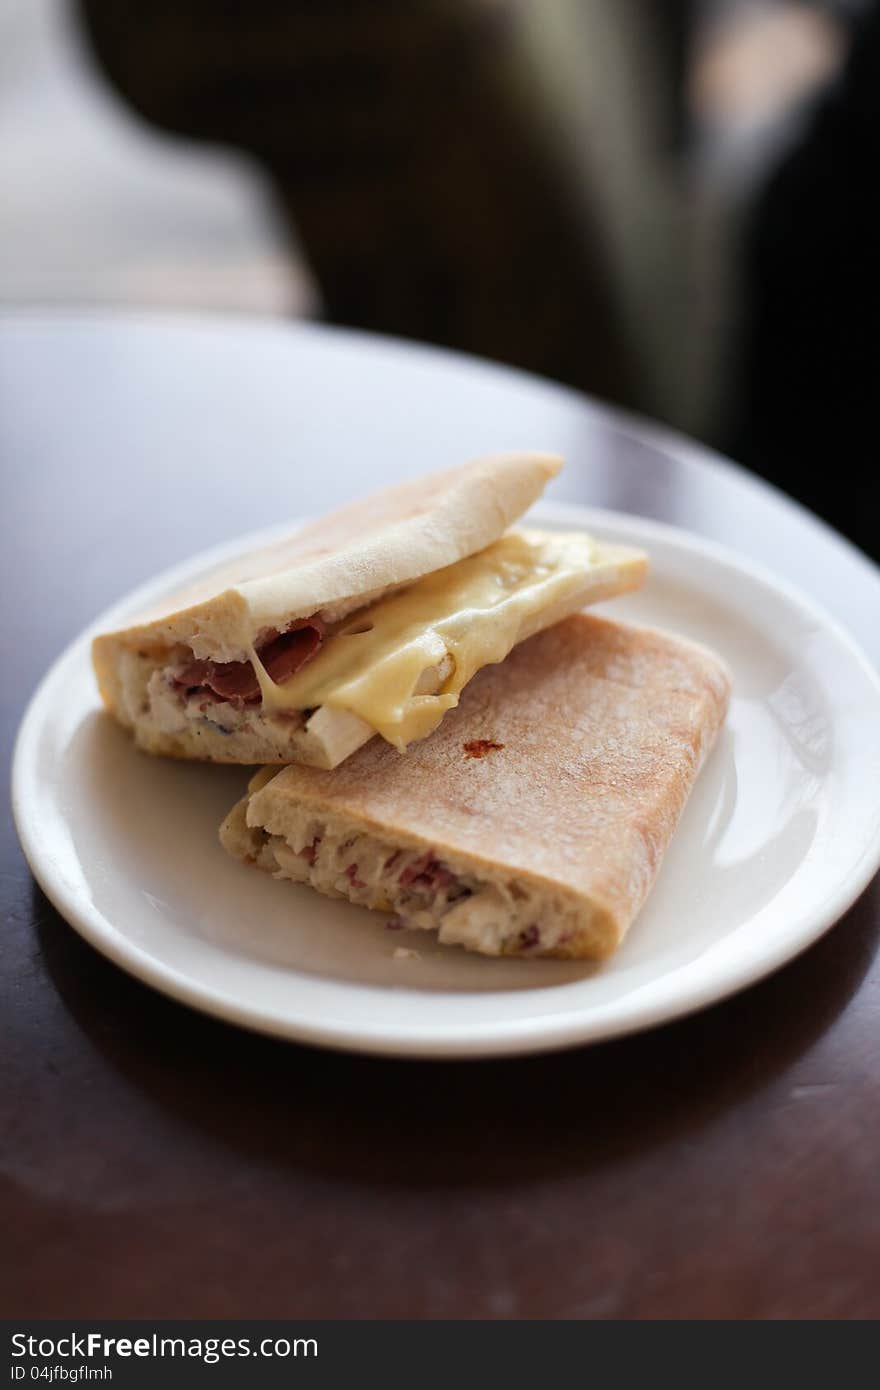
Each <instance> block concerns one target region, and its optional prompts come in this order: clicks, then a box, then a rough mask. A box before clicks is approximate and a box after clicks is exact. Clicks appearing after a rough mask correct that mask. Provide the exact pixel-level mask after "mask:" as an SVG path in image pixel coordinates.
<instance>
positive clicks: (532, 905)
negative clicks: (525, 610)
mask: <svg viewBox="0 0 880 1390" xmlns="http://www.w3.org/2000/svg"><path fill="white" fill-rule="evenodd" d="M729 690H730V682H729V678H728V675H727V672H726V670H725V668H724V667H723V666H722V664H721V663H720V661H719V660H718V659H717V658H716V657H715V656H713V655H712V654H711V653H710V652H708V651H706V650H705V649H703V648H702V647H698V646H695V645H693V644H692V643H689V642H685V641H682V640H679V639H677V638H674V637H670V636H667V635H665V634H663V633H660V632H656V631H650V630H640V629H636V628H631V627H626V626H622V625H620V624H616V623H610V622H607V621H604V620H602V619H599V618H596V617H592V616H589V615H587V614H577V615H575V616H572V617H569V618H567V619H565V620H564V621H562V622H559V623H557V624H556V625H555V626H552V627H549V628H547V629H546V630H544V631H542V632H540V633H539V634H537V635H535V636H532V637H531V638H529V639H528V640H527V641H524V642H522V643H521V644H520V645H518V646H517V647H516V648H515V650H514V651H512V652H511V654H510V655H509V656H508V657H507V660H506V661H505V662H504V664H503V665H488V666H486V667H484V668H483V669H482V670H481V671H480V672H479V673H478V674H477V675H475V677H474V678H473V680H471V681H470V683H469V684H468V686H467V688H466V689H465V690H464V691H463V692H462V695H461V700H460V703H459V705H458V707H457V708H456V709H454V710H452V711H451V712H450V713H449V714H447V716H446V718H445V719H444V720H443V722H442V723H441V724H440V726H439V728H438V729H437V730H436V732H435V733H434V734H433V735H432V737H431V738H429V739H425V740H424V741H422V742H419V743H416V744H414V746H413V747H412V748H411V749H410V751H409V753H408V754H407V756H406V757H401V756H400V754H399V753H398V752H397V750H396V749H394V748H392V747H391V746H389V744H388V743H387V742H382V741H380V740H375V741H374V742H372V743H370V744H368V745H367V746H366V747H363V748H361V749H359V751H358V752H356V753H355V754H354V755H353V756H352V757H350V758H349V759H348V760H347V761H346V762H345V763H344V764H343V765H342V766H341V767H338V768H336V770H335V771H322V770H320V769H317V768H311V767H302V766H299V767H296V766H291V767H286V768H284V769H283V770H282V771H276V770H274V769H272V768H264V769H262V770H261V771H260V772H258V773H257V775H256V776H255V778H254V779H253V780H252V782H251V784H250V788H249V790H248V794H247V796H246V797H245V798H244V799H243V800H242V801H240V802H239V803H238V805H236V806H235V807H234V808H233V810H232V811H231V812H230V814H229V816H228V817H227V819H226V821H225V822H224V824H223V826H222V827H221V831H220V838H221V841H222V843H223V845H224V846H225V848H226V849H227V850H228V851H229V853H230V854H232V855H233V856H235V857H237V858H238V859H241V860H243V861H244V862H245V863H246V864H250V865H254V866H256V867H258V868H260V869H263V870H265V871H267V872H269V873H271V874H273V875H274V876H275V877H276V878H279V879H289V880H291V881H292V882H293V883H295V884H305V885H309V886H310V887H311V888H313V889H317V891H318V892H320V893H323V894H326V895H327V896H329V897H337V898H347V899H348V900H349V901H351V902H353V903H359V904H362V905H363V906H364V907H367V908H372V909H374V910H376V911H379V912H385V913H389V914H391V916H392V924H394V925H399V926H404V927H410V928H420V929H424V930H431V931H435V932H437V933H438V935H439V940H440V941H441V942H442V943H447V944H450V945H459V946H463V947H465V948H466V949H468V950H470V951H477V952H480V953H482V954H483V955H489V956H500V955H503V956H522V957H528V958H533V957H538V956H555V957H562V958H581V957H586V958H590V957H592V958H601V957H604V956H607V955H608V954H609V953H610V952H612V951H613V950H614V949H615V947H617V946H618V945H619V943H620V941H621V940H622V938H623V936H624V934H625V932H626V931H627V929H628V927H629V926H630V924H631V923H632V921H633V919H634V918H635V916H636V914H637V913H638V911H639V909H640V907H641V905H642V903H643V902H644V900H645V898H646V896H647V894H648V891H649V889H650V888H651V885H652V883H653V882H654V879H655V876H656V874H657V871H658V869H659V867H660V863H661V860H662V858H663V854H664V852H665V850H666V847H667V845H668V844H669V841H670V839H671V837H672V834H673V832H674V830H675V827H676V824H677V822H678V819H679V816H680V815H681V812H682V808H683V807H684V804H685V802H686V800H687V797H688V795H689V793H690V791H691V788H692V786H693V784H694V781H695V779H696V777H697V774H698V772H699V770H700V767H701V765H702V763H703V761H704V759H705V757H706V755H707V753H708V752H709V750H710V749H711V747H712V745H713V743H714V742H715V739H716V736H717V734H718V731H719V729H720V727H721V725H722V722H723V720H724V717H725V713H726V710H727V704H728V698H729Z"/></svg>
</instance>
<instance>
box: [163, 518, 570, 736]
mask: <svg viewBox="0 0 880 1390" xmlns="http://www.w3.org/2000/svg"><path fill="white" fill-rule="evenodd" d="M595 554H596V548H595V543H594V542H593V541H592V540H591V538H590V537H589V536H585V535H582V534H576V533H570V534H566V533H560V534H558V535H544V534H541V533H537V532H532V533H530V532H527V531H510V532H508V533H507V534H506V535H504V536H502V537H501V539H500V540H498V541H496V542H495V543H494V544H492V545H490V546H488V547H486V549H485V550H482V551H480V552H478V553H477V554H475V555H471V556H468V557H467V558H465V559H463V560H459V561H458V562H457V563H456V564H454V565H450V566H448V567H447V568H445V569H441V570H436V571H435V572H433V573H432V574H427V575H425V576H424V577H423V578H421V579H419V580H417V581H415V582H414V583H413V584H411V585H409V586H407V587H406V588H405V589H399V590H397V591H395V592H394V593H392V594H390V595H388V596H386V597H385V598H383V599H380V600H379V601H378V602H376V603H375V604H373V605H371V606H369V607H365V608H363V609H360V610H358V611H357V612H355V613H354V614H351V615H350V616H349V617H347V618H346V619H344V620H343V621H342V622H340V623H337V624H327V623H325V622H324V621H323V620H322V618H321V616H320V615H319V614H315V615H313V616H312V617H310V618H302V619H297V620H296V621H295V622H294V623H292V624H291V625H290V626H289V627H288V628H287V629H286V630H285V631H284V632H281V633H278V632H275V631H273V632H270V633H268V634H267V635H265V636H264V639H263V641H262V643H261V644H260V645H259V647H257V646H255V645H248V646H247V647H246V650H247V652H248V659H247V660H245V661H235V662H215V661H206V660H194V659H193V658H192V653H191V652H189V651H188V650H187V649H185V648H184V649H177V651H176V652H175V654H174V658H175V659H174V660H173V661H171V662H170V663H168V664H166V665H165V666H164V667H163V668H161V669H159V670H157V671H155V674H154V675H153V676H152V678H151V679H150V681H149V684H148V699H147V704H148V710H147V713H148V716H151V717H153V718H154V719H155V720H156V722H157V723H159V724H160V725H161V726H162V727H163V728H165V729H167V730H168V731H169V732H174V731H176V730H179V729H180V728H181V727H183V725H184V723H185V721H186V720H187V719H193V718H195V719H203V720H204V719H207V720H208V721H209V722H210V723H211V724H212V725H214V726H216V727H218V728H219V729H221V731H224V732H233V731H236V732H241V731H242V730H243V729H246V728H248V727H250V726H253V725H254V723H255V721H261V722H262V721H265V720H268V721H269V723H270V724H271V725H277V727H278V730H279V736H283V730H284V728H285V727H286V728H287V729H288V731H289V730H290V728H291V727H300V726H302V724H303V723H304V722H305V721H306V720H307V719H309V718H310V717H312V716H313V712H314V711H315V710H319V711H320V710H324V711H327V710H332V711H335V712H337V713H338V714H339V715H341V716H343V723H345V721H346V720H347V724H348V725H350V726H352V728H354V721H355V720H357V721H361V726H360V727H362V728H363V727H364V726H367V727H366V729H365V734H366V736H369V733H370V732H376V733H379V734H381V735H382V737H383V738H385V739H386V740H387V741H388V742H389V743H392V744H394V745H395V746H396V747H398V748H400V749H403V748H405V747H406V746H407V744H408V743H410V742H412V741H413V740H414V739H420V738H424V737H425V736H426V735H427V734H429V733H430V732H431V731H432V730H433V729H434V728H436V726H437V725H438V724H439V723H440V720H441V719H442V718H443V715H444V714H445V713H446V711H447V710H449V709H452V708H453V707H454V706H455V705H457V704H458V700H459V695H460V693H461V691H462V689H463V688H464V686H465V685H466V684H467V683H468V681H469V680H470V679H471V677H472V676H473V675H474V674H475V673H476V672H477V671H478V670H479V669H480V668H481V667H483V666H486V665H489V664H491V663H495V662H500V661H503V660H504V658H505V657H506V656H507V655H508V653H509V652H510V651H511V649H512V648H513V647H514V646H515V645H516V643H517V642H518V641H520V640H521V639H522V638H523V637H524V636H528V635H529V634H530V632H531V631H533V630H534V627H533V626H531V627H530V623H531V622H532V620H533V619H535V618H536V617H538V616H539V615H541V614H545V613H546V612H547V611H548V610H552V608H553V607H554V605H556V604H560V605H562V604H564V603H565V601H566V599H567V598H569V597H570V595H571V594H572V593H573V592H575V591H576V590H577V589H578V588H579V587H580V586H581V585H582V583H583V575H584V572H585V571H586V570H589V568H590V567H591V565H592V564H593V563H594V559H595ZM154 670H155V668H154ZM352 736H353V735H352ZM360 741H361V742H362V741H363V737H361V739H360Z"/></svg>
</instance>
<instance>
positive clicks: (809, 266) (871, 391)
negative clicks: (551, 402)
mask: <svg viewBox="0 0 880 1390" xmlns="http://www.w3.org/2000/svg"><path fill="white" fill-rule="evenodd" d="M878 175H880V5H878V3H875V0H321V3H320V4H317V3H304V2H303V0H248V3H247V4H244V3H238V2H237V0H236V2H234V0H0V308H3V309H9V308H13V307H15V306H22V305H27V306H34V305H41V306H48V307H54V308H57V307H74V306H75V307H83V306H94V305H98V306H103V307H113V308H123V309H126V308H130V309H143V308H148V309H163V310H167V309H171V310H182V311H200V312H212V313H213V312H217V313H224V314H229V313H234V314H260V315H276V316H288V317H302V318H314V319H321V320H324V321H328V322H331V323H340V324H347V325H354V326H357V327H362V328H367V329H374V330H379V331H382V332H387V333H395V334H400V335H403V336H405V337H409V338H414V339H420V340H423V341H427V342H431V343H439V344H443V345H446V346H449V347H454V348H460V349H464V350H466V351H468V352H474V353H478V354H481V355H483V356H486V357H489V358H492V359H495V360H497V361H500V362H506V363H510V364H513V365H515V366H520V367H525V368H528V369H530V370H532V371H536V372H539V373H541V374H543V375H545V376H549V377H551V378H554V379H556V380H558V381H561V382H564V383H566V384H569V385H572V386H575V387H578V388H581V389H584V390H586V391H589V392H591V393H592V394H594V395H596V396H598V397H601V398H603V399H605V400H609V401H613V402H616V403H618V404H621V405H623V406H626V407H628V408H630V409H634V410H637V411H640V412H644V413H646V414H648V415H652V416H654V417H656V418H658V419H660V420H662V421H665V422H667V423H669V424H671V425H673V426H675V427H677V428H680V429H683V430H685V431H687V432H688V433H690V434H692V435H695V436H696V437H698V438H700V439H702V440H704V441H705V442H707V443H709V444H712V445H714V446H716V447H719V448H721V449H723V450H724V451H725V452H728V453H730V454H732V455H733V456H734V457H735V458H737V459H738V460H739V461H740V462H742V463H745V464H746V465H747V466H748V467H750V468H752V469H753V470H755V471H756V472H758V473H760V474H762V475H764V476H766V477H768V478H769V479H771V480H772V481H773V482H775V483H776V484H777V485H778V486H780V487H782V488H784V489H785V490H786V491H787V492H789V493H790V494H791V495H793V496H794V497H796V498H798V499H799V500H800V501H802V502H804V503H805V504H806V505H808V506H810V507H812V508H813V509H814V510H815V511H817V512H818V513H819V514H820V515H821V516H823V517H825V518H826V519H827V520H829V521H830V522H831V523H832V524H834V525H835V526H837V527H838V528H839V529H841V530H842V531H843V532H844V533H845V534H847V535H849V536H850V538H851V539H853V540H855V541H856V542H857V543H858V544H860V545H861V546H862V547H863V548H865V549H866V550H868V551H869V552H870V553H872V554H874V555H875V557H876V556H878V554H880V544H878V535H877V521H878V512H880V508H878V490H880V485H878V481H877V474H878V450H877V444H876V436H875V430H874V425H873V407H874V395H875V391H876V386H875V383H876V382H877V379H878V370H877V367H878V349H877V336H878V334H877V324H878V315H880V258H878V249H880V228H878V212H877V206H878V200H877V197H876V192H877V185H878V181H880V179H878Z"/></svg>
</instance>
